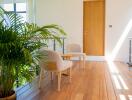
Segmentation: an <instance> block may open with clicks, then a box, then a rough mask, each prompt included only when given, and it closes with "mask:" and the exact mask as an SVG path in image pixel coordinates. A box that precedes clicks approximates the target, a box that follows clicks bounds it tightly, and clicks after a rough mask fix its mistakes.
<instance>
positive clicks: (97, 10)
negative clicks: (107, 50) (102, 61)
mask: <svg viewBox="0 0 132 100" xmlns="http://www.w3.org/2000/svg"><path fill="white" fill-rule="evenodd" d="M83 6H84V18H83V23H84V26H83V33H84V34H83V43H84V49H83V50H84V52H85V53H86V54H87V55H91V56H103V55H104V32H105V2H104V0H96V1H92V0H91V1H84V5H83Z"/></svg>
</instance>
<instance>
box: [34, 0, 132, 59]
mask: <svg viewBox="0 0 132 100" xmlns="http://www.w3.org/2000/svg"><path fill="white" fill-rule="evenodd" d="M82 1H83V0H37V5H36V8H37V10H36V14H37V16H36V19H37V23H38V24H39V25H44V24H51V23H54V24H59V25H61V26H62V27H63V28H64V30H65V31H66V32H67V33H68V42H72V43H79V44H80V45H82V44H83V40H82V39H83V2H82ZM131 19H132V0H106V30H105V32H106V33H105V55H106V56H109V55H112V54H113V53H112V52H113V50H114V48H115V47H116V44H118V45H121V46H117V47H119V51H118V48H117V51H118V54H117V55H116V60H121V61H127V60H128V39H127V38H128V36H131V34H132V31H131V30H130V32H129V34H128V35H125V34H127V33H125V34H124V36H123V38H124V37H125V39H124V41H122V40H123V38H122V39H121V42H120V43H118V40H119V39H120V37H121V36H122V34H123V33H124V30H125V29H126V26H127V24H128V23H129V22H130V20H131ZM109 25H112V28H110V27H109Z"/></svg>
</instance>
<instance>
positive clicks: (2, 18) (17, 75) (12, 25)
mask: <svg viewBox="0 0 132 100" xmlns="http://www.w3.org/2000/svg"><path fill="white" fill-rule="evenodd" d="M65 35H66V33H65V32H64V30H63V29H62V28H61V27H60V26H58V25H55V24H51V25H45V26H42V27H40V26H38V25H37V24H35V23H28V22H25V23H23V21H22V17H21V16H19V15H18V14H16V13H14V12H6V11H5V10H4V9H3V8H1V7H0V97H3V96H8V95H9V92H10V91H11V90H12V89H13V86H14V85H15V84H16V83H17V84H19V85H22V83H23V82H31V80H32V79H33V78H34V77H35V71H36V70H37V69H39V68H38V61H39V60H40V59H41V57H42V54H41V53H40V52H39V49H40V47H42V46H47V43H48V42H47V40H48V39H49V38H52V39H55V40H57V41H58V42H59V43H60V44H61V40H60V36H65ZM36 68H37V69H36ZM16 79H17V81H16ZM18 81H19V82H18ZM7 83H9V84H7Z"/></svg>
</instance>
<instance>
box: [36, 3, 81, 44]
mask: <svg viewBox="0 0 132 100" xmlns="http://www.w3.org/2000/svg"><path fill="white" fill-rule="evenodd" d="M36 8H37V9H36V20H37V23H38V24H39V25H45V24H58V25H60V26H62V27H63V29H64V30H65V32H66V33H68V40H67V42H68V43H79V44H80V45H81V46H82V44H83V39H82V38H83V36H82V31H83V23H82V22H83V20H82V19H83V12H82V11H83V2H82V0H37V5H36Z"/></svg>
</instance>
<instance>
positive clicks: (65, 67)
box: [59, 60, 73, 71]
mask: <svg viewBox="0 0 132 100" xmlns="http://www.w3.org/2000/svg"><path fill="white" fill-rule="evenodd" d="M72 65H73V63H72V61H68V60H64V61H63V65H62V66H61V67H59V71H64V70H66V69H68V68H70V67H72Z"/></svg>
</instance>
